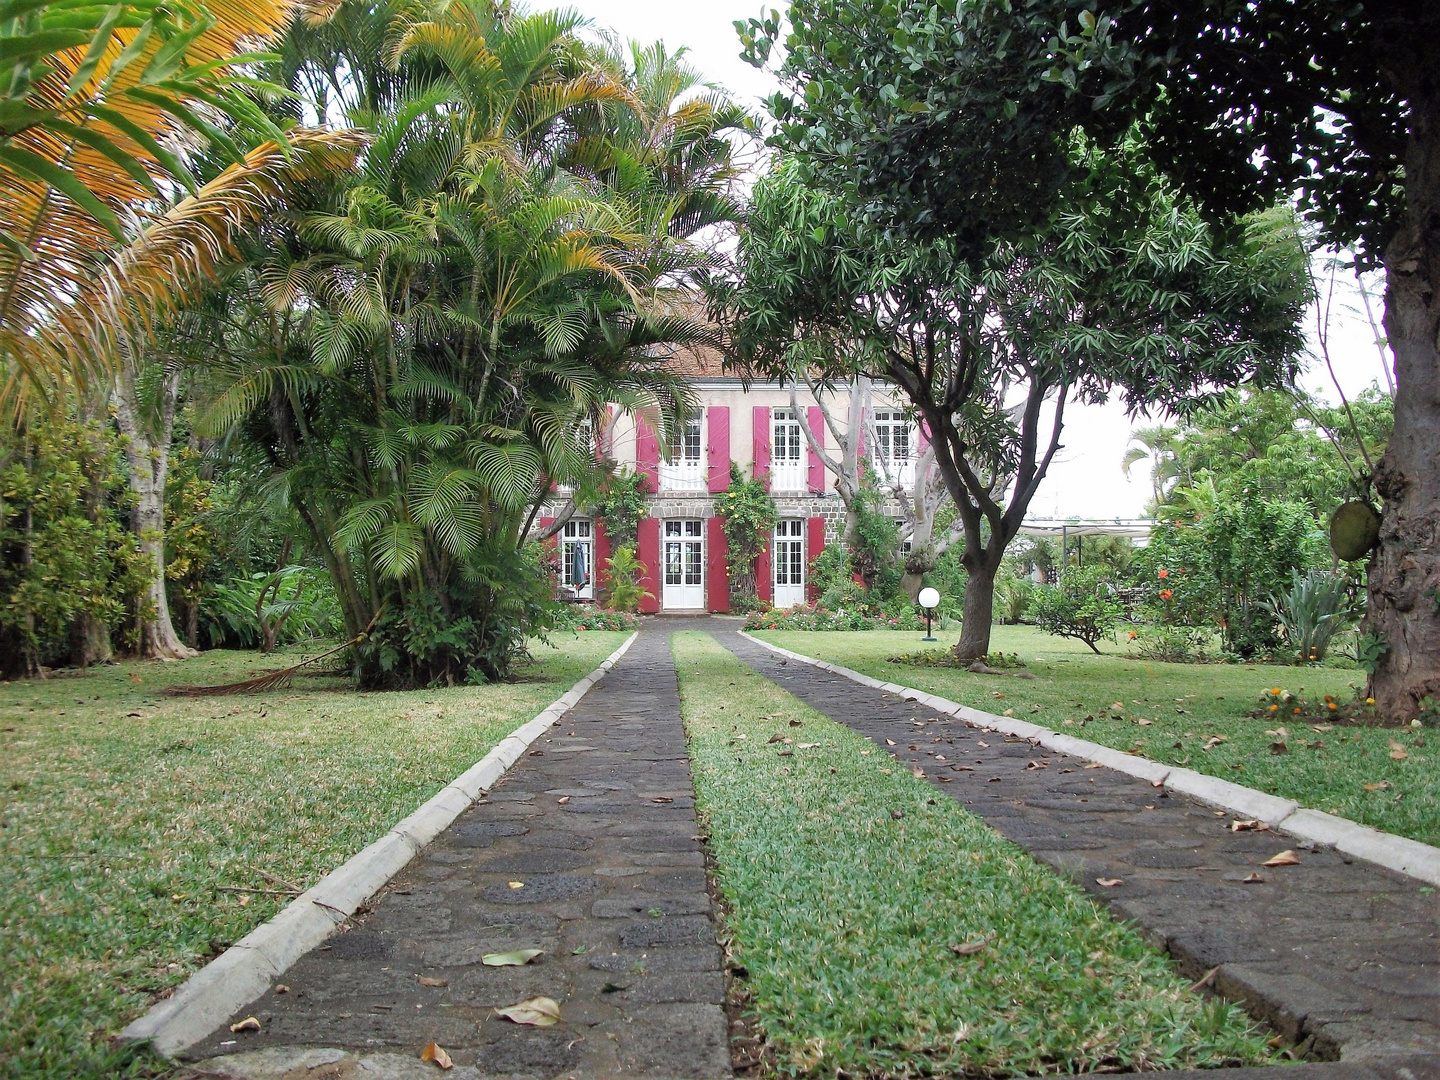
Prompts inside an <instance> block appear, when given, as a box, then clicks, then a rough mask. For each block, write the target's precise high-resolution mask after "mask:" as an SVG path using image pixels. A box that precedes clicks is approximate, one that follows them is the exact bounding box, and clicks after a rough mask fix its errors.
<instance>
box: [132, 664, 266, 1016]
mask: <svg viewBox="0 0 1440 1080" xmlns="http://www.w3.org/2000/svg"><path fill="white" fill-rule="evenodd" d="M135 681H136V682H139V681H140V680H139V679H136V680H135ZM230 1030H231V1031H232V1032H241V1031H259V1030H260V1021H259V1020H256V1019H255V1017H253V1016H247V1017H246V1018H245V1019H244V1020H241V1021H240V1022H239V1023H238V1024H231V1025H230Z"/></svg>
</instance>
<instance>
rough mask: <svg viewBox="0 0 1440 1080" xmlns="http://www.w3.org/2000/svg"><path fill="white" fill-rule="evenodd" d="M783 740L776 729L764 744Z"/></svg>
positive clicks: (767, 744) (782, 736)
mask: <svg viewBox="0 0 1440 1080" xmlns="http://www.w3.org/2000/svg"><path fill="white" fill-rule="evenodd" d="M784 741H785V736H784V735H781V734H780V733H779V732H778V731H777V732H776V733H775V734H774V735H771V736H770V737H769V738H768V739H766V740H765V745H766V746H769V745H770V744H771V743H775V742H784ZM890 745H891V746H894V745H895V744H894V743H891V744H890Z"/></svg>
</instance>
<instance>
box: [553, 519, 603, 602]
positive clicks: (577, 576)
mask: <svg viewBox="0 0 1440 1080" xmlns="http://www.w3.org/2000/svg"><path fill="white" fill-rule="evenodd" d="M560 584H561V585H563V586H565V588H567V589H568V590H570V594H571V595H572V596H574V597H575V599H577V600H593V599H595V538H594V528H593V527H592V525H591V523H590V522H589V521H588V520H586V519H585V518H571V519H570V520H569V521H567V522H566V523H565V529H564V532H563V533H562V535H561V540H560Z"/></svg>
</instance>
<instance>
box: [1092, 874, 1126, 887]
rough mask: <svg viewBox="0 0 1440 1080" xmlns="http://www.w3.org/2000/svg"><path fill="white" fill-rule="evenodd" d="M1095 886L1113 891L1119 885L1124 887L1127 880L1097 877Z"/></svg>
mask: <svg viewBox="0 0 1440 1080" xmlns="http://www.w3.org/2000/svg"><path fill="white" fill-rule="evenodd" d="M1095 884H1096V885H1099V886H1100V887H1101V888H1102V889H1113V888H1115V886H1117V885H1124V884H1125V879H1124V878H1118V877H1097V878H1096V879H1095Z"/></svg>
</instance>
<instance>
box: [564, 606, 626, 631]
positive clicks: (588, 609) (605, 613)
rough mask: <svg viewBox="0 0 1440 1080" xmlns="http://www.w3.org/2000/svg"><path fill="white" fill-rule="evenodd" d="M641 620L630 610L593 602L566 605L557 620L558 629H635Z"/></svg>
mask: <svg viewBox="0 0 1440 1080" xmlns="http://www.w3.org/2000/svg"><path fill="white" fill-rule="evenodd" d="M639 625H640V620H639V619H638V618H637V617H636V616H635V615H633V614H631V613H630V612H628V611H615V610H613V609H611V608H601V607H595V606H594V605H593V604H573V605H566V608H565V610H563V611H562V612H561V613H560V615H559V616H558V617H557V618H556V620H555V626H554V627H553V629H556V630H634V629H635V628H636V627H638V626H639Z"/></svg>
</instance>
